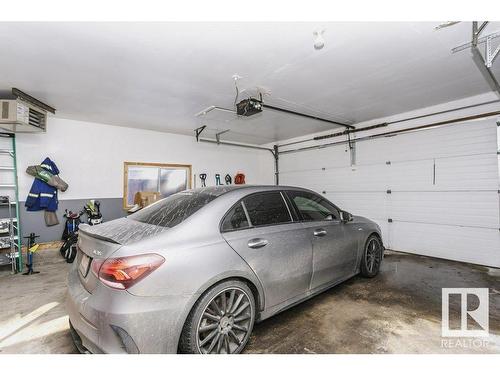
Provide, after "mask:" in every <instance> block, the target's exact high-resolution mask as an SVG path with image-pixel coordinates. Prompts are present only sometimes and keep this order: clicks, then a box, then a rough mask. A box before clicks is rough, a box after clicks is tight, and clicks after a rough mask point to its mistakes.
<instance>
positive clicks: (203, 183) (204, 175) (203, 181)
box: [200, 173, 207, 187]
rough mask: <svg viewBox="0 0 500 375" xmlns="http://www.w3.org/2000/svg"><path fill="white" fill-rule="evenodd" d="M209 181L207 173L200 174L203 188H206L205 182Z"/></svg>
mask: <svg viewBox="0 0 500 375" xmlns="http://www.w3.org/2000/svg"><path fill="white" fill-rule="evenodd" d="M206 179H207V174H206V173H200V180H201V187H206V186H207V185H206V183H205V180H206Z"/></svg>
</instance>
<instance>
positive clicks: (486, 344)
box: [0, 250, 500, 353]
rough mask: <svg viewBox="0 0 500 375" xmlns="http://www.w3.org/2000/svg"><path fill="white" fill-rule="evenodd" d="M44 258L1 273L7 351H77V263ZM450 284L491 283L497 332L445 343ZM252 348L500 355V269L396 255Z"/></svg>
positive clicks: (264, 326) (290, 313) (271, 325)
mask: <svg viewBox="0 0 500 375" xmlns="http://www.w3.org/2000/svg"><path fill="white" fill-rule="evenodd" d="M37 256H38V263H39V264H38V265H37V267H36V269H38V270H39V271H40V272H41V273H40V274H38V275H33V276H22V275H10V274H9V272H8V271H5V272H0V290H1V292H0V293H1V300H0V301H1V304H0V353H76V349H75V347H74V345H73V343H72V341H71V338H70V334H69V328H68V322H67V316H66V313H65V310H64V296H65V288H66V273H67V269H68V267H69V265H68V264H66V263H65V262H64V261H63V260H62V259H61V258H60V257H59V256H58V254H57V252H56V251H54V250H43V251H41V252H40V254H37ZM442 287H448V288H449V287H487V288H489V291H490V299H489V303H490V321H489V323H490V335H489V337H487V338H485V340H484V341H481V340H477V339H476V340H474V341H470V340H468V339H461V340H457V339H453V340H451V341H448V340H446V341H445V342H444V343H443V342H442V338H441V288H442ZM452 301H453V300H452ZM455 302H456V304H455V305H456V306H458V301H453V303H455ZM471 304H474V301H471ZM471 307H472V306H471ZM451 310H453V308H452V309H451ZM452 316H453V315H452ZM443 345H445V346H443ZM450 346H454V347H453V348H450ZM471 346H472V347H471ZM245 352H246V353H500V270H498V269H489V268H486V267H479V266H472V265H466V264H462V263H456V262H450V261H445V260H439V259H433V258H426V257H421V256H415V255H405V254H401V253H394V252H388V254H387V256H386V258H385V261H384V264H383V268H382V271H381V274H380V275H379V276H378V277H377V278H375V279H364V278H362V277H355V278H353V279H351V280H349V281H347V282H345V283H343V284H342V285H339V286H337V287H335V288H333V289H331V290H329V291H327V292H324V293H322V294H321V295H319V296H316V297H315V298H313V299H311V300H309V301H307V302H304V303H302V304H300V305H298V306H296V307H294V308H292V309H290V310H287V311H285V312H283V313H281V314H279V315H277V316H275V317H273V318H270V319H268V320H266V321H264V322H262V323H260V324H257V325H256V326H255V328H254V332H253V334H252V337H251V340H250V342H249V345H248V347H247V349H246V351H245Z"/></svg>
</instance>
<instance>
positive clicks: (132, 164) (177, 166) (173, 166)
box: [123, 161, 193, 210]
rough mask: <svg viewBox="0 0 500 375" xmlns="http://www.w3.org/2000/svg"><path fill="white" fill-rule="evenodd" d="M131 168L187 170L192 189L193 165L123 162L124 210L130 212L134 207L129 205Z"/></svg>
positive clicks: (189, 184) (188, 183)
mask: <svg viewBox="0 0 500 375" xmlns="http://www.w3.org/2000/svg"><path fill="white" fill-rule="evenodd" d="M129 167H157V168H170V169H187V171H188V181H187V188H188V189H191V186H192V181H193V175H192V165H191V164H171V163H146V162H136V161H125V162H123V209H124V210H128V209H129V208H131V207H132V206H129V205H128V202H127V196H128V169H129Z"/></svg>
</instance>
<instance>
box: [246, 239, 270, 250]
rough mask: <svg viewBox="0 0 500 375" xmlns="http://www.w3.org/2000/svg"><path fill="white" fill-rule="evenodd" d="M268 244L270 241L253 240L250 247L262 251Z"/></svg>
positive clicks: (249, 243)
mask: <svg viewBox="0 0 500 375" xmlns="http://www.w3.org/2000/svg"><path fill="white" fill-rule="evenodd" d="M268 243H269V241H268V240H265V239H263V238H253V239H251V240H250V241H248V247H249V248H251V249H260V248H261V247H264V246H266V245H267V244H268Z"/></svg>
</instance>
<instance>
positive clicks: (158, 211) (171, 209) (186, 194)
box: [129, 191, 218, 228]
mask: <svg viewBox="0 0 500 375" xmlns="http://www.w3.org/2000/svg"><path fill="white" fill-rule="evenodd" d="M217 196H218V195H215V194H210V193H209V192H204V191H183V192H180V193H177V194H174V195H171V196H170V197H168V198H165V199H162V200H160V201H158V202H156V203H154V204H152V205H151V206H149V207H145V208H143V209H142V210H141V211H139V212H136V213H135V214H132V215H130V216H129V219H132V220H136V221H140V222H141V223H146V224H152V225H158V226H161V227H168V228H172V227H175V226H176V225H177V224H179V223H181V222H183V221H184V220H186V219H187V218H188V217H189V216H191V215H192V214H194V213H195V212H196V211H198V210H199V209H200V208H202V207H203V206H205V205H206V204H208V203H210V202H211V201H213V200H214V199H215V198H217Z"/></svg>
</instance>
